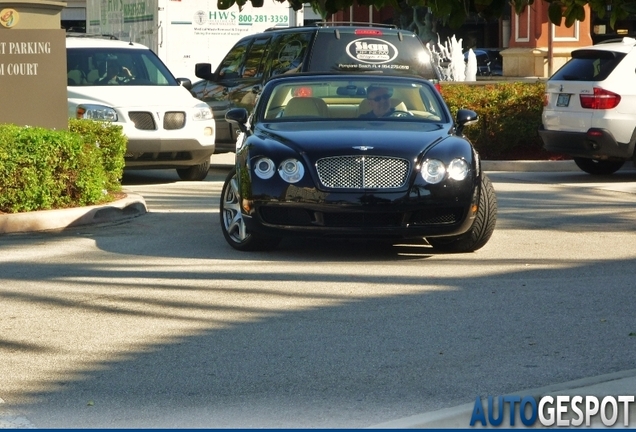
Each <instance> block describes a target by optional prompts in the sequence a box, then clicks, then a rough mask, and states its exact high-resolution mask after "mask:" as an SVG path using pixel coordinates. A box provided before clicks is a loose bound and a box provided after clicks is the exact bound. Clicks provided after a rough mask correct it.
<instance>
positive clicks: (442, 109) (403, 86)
mask: <svg viewBox="0 0 636 432" xmlns="http://www.w3.org/2000/svg"><path fill="white" fill-rule="evenodd" d="M226 119H227V120H228V121H230V122H233V123H235V124H236V125H237V126H238V127H239V128H240V130H241V131H242V133H241V135H240V136H239V138H238V142H237V150H236V167H235V169H233V170H232V171H231V172H230V173H229V175H228V177H227V179H226V181H225V184H224V185H223V190H222V196H221V204H220V217H221V227H222V230H223V234H224V236H225V238H226V240H227V242H228V243H229V244H230V245H231V246H232V247H234V248H236V249H239V250H256V249H267V248H273V247H275V246H276V245H277V244H278V242H279V240H280V239H281V238H282V237H284V236H290V235H294V236H297V235H306V236H332V237H333V236H336V237H342V238H345V237H352V236H358V237H367V238H370V237H373V238H376V237H377V238H380V237H387V238H420V239H421V238H425V239H426V241H427V242H428V243H429V244H430V245H431V246H432V247H433V248H435V249H438V250H440V251H446V252H470V251H474V250H477V249H479V248H481V247H482V246H484V245H485V244H486V242H487V241H488V240H489V238H490V236H491V235H492V232H493V230H494V228H495V221H496V217H497V200H496V197H495V192H494V189H493V186H492V184H491V182H490V180H489V179H488V178H487V177H486V175H485V174H484V173H483V172H482V171H481V166H480V160H479V156H478V154H477V152H476V151H475V149H474V148H473V146H472V145H471V143H470V142H469V141H468V140H467V139H466V138H465V137H464V136H463V134H462V130H463V128H464V127H465V126H466V125H468V124H470V123H474V122H476V121H477V114H476V113H475V112H473V111H470V110H459V111H458V112H457V116H456V118H455V119H453V118H452V117H451V113H450V111H449V109H448V107H447V106H446V104H445V102H444V100H443V99H442V97H441V95H440V93H439V92H438V91H437V89H436V88H435V87H434V85H433V84H431V83H430V82H429V81H427V80H425V79H420V78H417V77H412V76H408V77H406V76H402V77H400V76H389V75H384V74H351V75H350V74H346V75H344V74H337V75H336V74H321V75H304V74H295V75H288V76H280V77H277V78H274V79H272V80H270V81H269V82H268V83H267V84H266V85H265V86H264V88H263V91H262V92H261V94H260V95H259V98H258V101H257V103H256V106H255V108H254V111H253V113H252V114H249V113H248V112H247V111H246V110H245V109H243V108H235V109H232V110H230V111H229V112H228V113H227V115H226Z"/></svg>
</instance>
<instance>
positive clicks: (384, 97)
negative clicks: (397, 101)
mask: <svg viewBox="0 0 636 432" xmlns="http://www.w3.org/2000/svg"><path fill="white" fill-rule="evenodd" d="M390 98H391V95H390V94H388V93H384V94H383V95H380V96H376V97H373V98H369V100H372V101H374V102H380V101H383V100H389V99H390Z"/></svg>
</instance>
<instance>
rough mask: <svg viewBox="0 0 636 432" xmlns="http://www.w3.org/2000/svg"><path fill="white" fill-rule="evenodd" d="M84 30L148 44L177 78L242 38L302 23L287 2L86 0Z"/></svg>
mask: <svg viewBox="0 0 636 432" xmlns="http://www.w3.org/2000/svg"><path fill="white" fill-rule="evenodd" d="M86 16H87V19H86V21H87V26H86V33H88V34H99V35H112V36H114V37H116V38H118V39H121V40H126V41H131V42H138V43H141V44H143V45H146V46H148V47H149V48H150V49H152V50H153V51H154V52H155V53H157V55H158V56H159V57H160V58H161V59H162V60H163V62H164V63H166V65H167V66H168V68H169V69H170V71H171V72H172V73H173V75H175V76H176V77H184V78H189V79H191V80H193V81H194V80H195V79H196V77H195V75H194V65H195V64H196V63H211V64H212V65H214V66H216V65H218V64H219V63H220V61H221V60H222V59H223V57H224V56H225V54H226V53H227V51H228V50H229V49H230V48H232V46H233V45H234V44H235V43H236V41H238V40H239V39H240V38H242V37H243V36H247V35H249V34H252V33H259V32H262V31H264V30H266V29H269V28H272V27H293V26H298V25H302V24H303V13H302V10H300V11H294V10H293V9H292V8H291V7H289V4H288V3H287V2H284V3H280V2H278V1H276V0H265V1H264V3H263V6H262V7H258V8H256V7H253V6H252V4H251V2H249V1H248V2H247V3H246V4H245V5H244V6H243V8H242V9H241V10H239V8H238V6H237V5H234V6H232V7H231V8H229V9H225V10H220V9H218V7H217V0H87V1H86Z"/></svg>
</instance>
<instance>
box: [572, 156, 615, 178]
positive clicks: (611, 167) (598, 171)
mask: <svg viewBox="0 0 636 432" xmlns="http://www.w3.org/2000/svg"><path fill="white" fill-rule="evenodd" d="M574 163H575V164H576V166H577V167H579V168H581V169H582V170H583V171H585V172H586V173H588V174H592V175H610V174H614V173H615V172H616V171H618V170H619V169H621V167H622V166H623V165H624V164H625V161H609V160H596V159H588V158H574Z"/></svg>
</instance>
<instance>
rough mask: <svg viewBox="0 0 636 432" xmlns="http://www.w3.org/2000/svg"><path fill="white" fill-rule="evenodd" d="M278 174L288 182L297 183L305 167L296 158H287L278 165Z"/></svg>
mask: <svg viewBox="0 0 636 432" xmlns="http://www.w3.org/2000/svg"><path fill="white" fill-rule="evenodd" d="M278 174H279V175H280V176H281V178H282V179H283V180H285V181H286V182H288V183H297V182H299V181H300V179H302V178H303V175H304V174H305V168H304V167H303V164H302V163H300V161H298V160H296V159H287V160H284V161H283V163H281V164H280V166H279V167H278Z"/></svg>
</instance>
